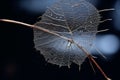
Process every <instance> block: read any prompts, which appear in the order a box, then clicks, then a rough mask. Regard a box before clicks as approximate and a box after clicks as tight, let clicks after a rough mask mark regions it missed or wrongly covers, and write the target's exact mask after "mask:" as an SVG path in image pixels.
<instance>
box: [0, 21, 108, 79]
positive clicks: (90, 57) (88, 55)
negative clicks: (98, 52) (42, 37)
mask: <svg viewBox="0 0 120 80" xmlns="http://www.w3.org/2000/svg"><path fill="white" fill-rule="evenodd" d="M0 21H3V22H9V23H15V24H20V25H24V26H26V27H30V28H35V29H38V30H41V31H44V32H47V33H50V34H53V35H55V36H58V37H60V38H62V39H65V40H67V41H69V42H71V43H74V44H75V45H76V46H77V47H78V48H79V49H81V50H82V51H83V52H84V53H85V54H86V56H87V57H88V59H89V60H90V61H92V62H93V63H94V64H95V65H96V67H97V68H98V69H99V70H100V72H101V73H102V75H103V76H104V77H105V78H106V80H110V79H109V78H108V77H107V75H106V74H105V73H104V71H103V70H102V68H101V67H100V66H99V65H98V64H97V62H96V61H95V60H94V58H93V57H92V56H91V55H90V53H88V51H87V50H86V49H84V48H83V47H82V46H80V45H79V44H77V43H76V42H74V41H73V39H70V38H67V37H65V36H61V35H60V34H57V33H55V32H53V31H50V30H48V29H45V28H42V27H40V26H35V25H30V24H27V23H23V22H19V21H15V20H8V19H0Z"/></svg>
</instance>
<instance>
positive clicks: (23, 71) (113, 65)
mask: <svg viewBox="0 0 120 80" xmlns="http://www.w3.org/2000/svg"><path fill="white" fill-rule="evenodd" d="M55 1H57V0H0V19H3V18H5V19H12V20H17V21H22V22H25V23H29V24H34V23H35V22H36V21H38V20H39V19H38V17H39V16H41V15H42V14H43V13H44V12H45V10H46V7H47V6H49V5H51V4H53V3H54V2H55ZM88 1H90V2H91V3H93V4H94V5H95V6H96V7H97V9H98V10H101V9H106V8H107V9H109V8H115V9H116V10H115V11H109V12H103V13H101V16H102V17H103V18H102V20H104V19H107V18H112V19H113V21H108V22H105V23H102V24H100V26H99V30H102V29H110V30H109V31H107V32H103V33H98V34H97V36H98V41H96V42H97V44H98V45H97V46H98V48H99V49H100V50H101V51H102V52H103V54H104V55H106V56H107V59H103V58H102V57H100V56H99V55H97V54H94V55H95V56H97V57H98V58H95V60H96V61H97V62H98V64H99V65H100V66H101V67H102V69H103V70H104V71H105V73H106V74H107V75H108V76H109V77H110V78H112V80H120V76H119V72H120V65H119V64H120V58H119V57H120V54H119V51H120V41H119V39H120V35H119V33H120V27H119V25H120V23H119V21H120V0H88ZM99 36H100V37H99ZM93 52H94V53H96V52H95V51H94V49H93ZM94 68H95V71H96V73H94V71H93V70H92V68H91V66H90V64H89V61H88V59H86V61H85V62H84V63H83V65H82V66H81V71H79V67H78V66H77V65H76V64H72V65H71V68H70V69H68V68H67V67H61V68H59V66H56V65H52V64H49V63H47V62H46V61H45V59H44V57H43V56H42V55H41V54H40V52H39V51H37V50H35V48H34V43H33V31H32V29H31V28H27V27H25V26H22V25H18V24H11V23H5V22H0V80H105V79H104V77H103V76H102V75H101V73H100V72H99V70H98V69H97V68H96V67H95V66H94Z"/></svg>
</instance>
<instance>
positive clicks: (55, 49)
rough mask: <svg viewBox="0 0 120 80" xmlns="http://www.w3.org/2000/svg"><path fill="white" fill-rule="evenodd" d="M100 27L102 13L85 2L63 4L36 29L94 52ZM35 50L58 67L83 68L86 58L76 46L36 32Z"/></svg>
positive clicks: (55, 6)
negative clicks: (43, 29)
mask: <svg viewBox="0 0 120 80" xmlns="http://www.w3.org/2000/svg"><path fill="white" fill-rule="evenodd" d="M99 23H100V15H99V12H98V10H97V9H96V8H95V7H94V6H93V5H92V4H90V3H89V2H87V1H85V0H60V1H59V2H57V3H55V4H53V5H52V6H51V7H49V8H48V9H47V10H46V12H45V13H44V14H43V16H42V19H41V21H39V22H37V23H36V24H35V25H37V26H40V27H43V28H46V29H48V30H51V31H53V32H56V33H58V34H60V35H62V36H66V37H68V38H71V39H73V40H74V41H75V42H76V43H77V44H79V45H80V46H82V47H83V48H85V49H86V50H87V51H89V52H90V50H91V44H93V40H94V39H95V35H96V33H97V27H98V25H99ZM34 43H35V48H36V49H37V50H40V51H41V54H43V55H44V57H45V59H46V60H47V61H48V62H50V63H52V64H56V65H60V66H70V65H71V63H72V62H74V63H76V64H78V65H79V66H81V64H82V63H83V61H84V60H85V59H86V57H87V56H86V55H85V53H84V52H82V50H80V49H79V48H78V47H77V46H76V45H74V44H73V43H71V42H69V41H66V40H64V39H61V38H60V37H56V36H54V35H52V34H49V33H45V32H43V31H39V30H37V29H34Z"/></svg>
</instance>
